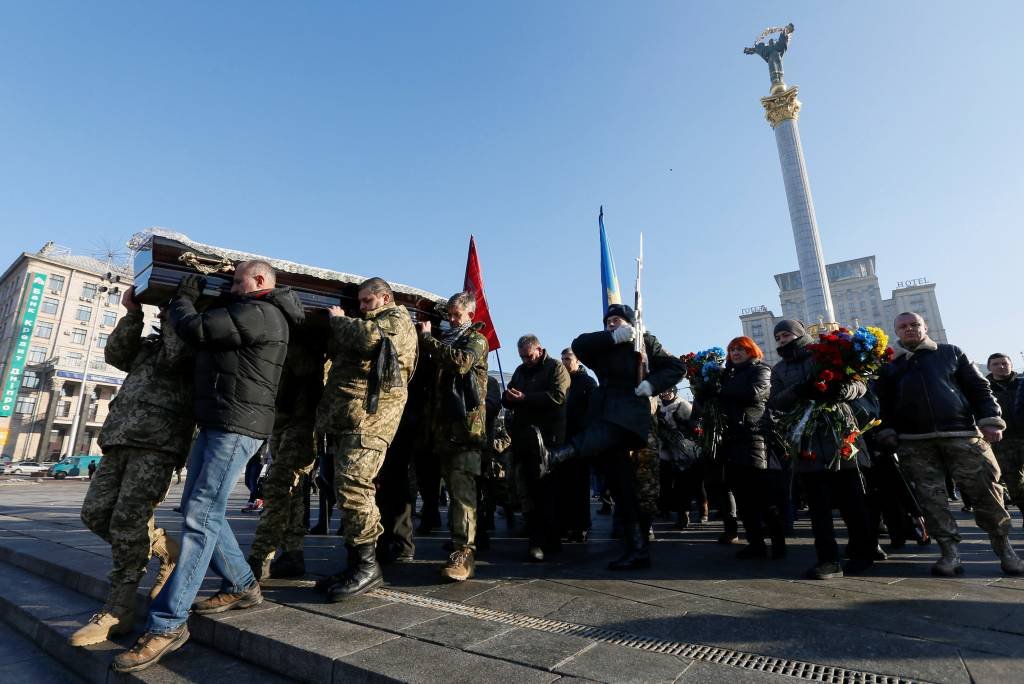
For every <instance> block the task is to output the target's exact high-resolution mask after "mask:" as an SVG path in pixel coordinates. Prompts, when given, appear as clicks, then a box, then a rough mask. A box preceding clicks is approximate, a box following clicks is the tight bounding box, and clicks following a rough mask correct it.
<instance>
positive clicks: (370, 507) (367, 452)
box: [332, 434, 388, 546]
mask: <svg viewBox="0 0 1024 684" xmlns="http://www.w3.org/2000/svg"><path fill="white" fill-rule="evenodd" d="M332 442H333V446H334V483H335V486H336V487H337V491H338V509H339V510H340V511H341V526H342V529H343V531H344V533H345V542H346V543H347V544H352V545H354V546H360V545H362V544H373V543H375V542H376V541H377V538H378V537H380V536H381V535H382V534H384V526H383V525H381V523H380V509H378V508H377V499H376V488H375V487H374V485H373V479H374V478H375V477H377V474H378V473H379V472H380V469H381V467H382V466H383V465H384V454H385V453H386V452H387V449H388V444H387V442H385V441H384V440H383V439H381V438H380V437H373V436H370V435H359V434H350V435H339V436H336V437H333V438H332Z"/></svg>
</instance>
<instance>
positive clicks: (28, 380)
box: [21, 370, 40, 389]
mask: <svg viewBox="0 0 1024 684" xmlns="http://www.w3.org/2000/svg"><path fill="white" fill-rule="evenodd" d="M39 385H40V380H39V373H36V372H35V371H30V370H27V371H25V372H24V373H22V374H21V386H22V387H24V388H25V389H39Z"/></svg>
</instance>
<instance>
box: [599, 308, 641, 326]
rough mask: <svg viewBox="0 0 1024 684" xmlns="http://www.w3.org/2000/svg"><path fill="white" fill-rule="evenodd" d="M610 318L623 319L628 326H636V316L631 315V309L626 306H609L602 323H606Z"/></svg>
mask: <svg viewBox="0 0 1024 684" xmlns="http://www.w3.org/2000/svg"><path fill="white" fill-rule="evenodd" d="M612 316H618V317H619V318H624V319H626V321H627V322H628V323H629V324H630V325H636V314H635V313H633V307H631V306H629V305H627V304H609V305H608V311H607V312H606V313H605V315H604V322H605V323H607V322H608V319H609V318H611V317H612Z"/></svg>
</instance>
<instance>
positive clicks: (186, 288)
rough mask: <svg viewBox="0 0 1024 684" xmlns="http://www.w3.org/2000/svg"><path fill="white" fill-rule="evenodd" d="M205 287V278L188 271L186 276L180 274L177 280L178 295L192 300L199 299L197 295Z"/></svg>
mask: <svg viewBox="0 0 1024 684" xmlns="http://www.w3.org/2000/svg"><path fill="white" fill-rule="evenodd" d="M204 289H206V278H204V277H203V276H201V275H196V274H195V273H189V274H188V275H186V276H182V278H181V281H180V282H178V291H177V296H178V297H184V298H185V299H190V300H192V301H193V302H194V301H196V300H197V299H199V295H201V294H202V293H203V290H204Z"/></svg>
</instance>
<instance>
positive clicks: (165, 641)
mask: <svg viewBox="0 0 1024 684" xmlns="http://www.w3.org/2000/svg"><path fill="white" fill-rule="evenodd" d="M186 641H188V625H182V626H181V627H179V628H178V629H176V630H174V631H171V632H164V633H163V634H154V633H153V632H146V633H145V634H143V635H142V636H140V637H139V640H138V641H136V642H135V645H134V646H132V647H131V648H130V649H129V650H127V651H125V652H124V653H121V654H119V655H118V656H117V657H116V658H114V662H113V663H112V665H111V666H112V667H113V668H114V670H115V671H117V672H136V671H138V670H144V669H146V668H147V667H149V666H150V665H156V664H157V663H158V662H159V661H160V659H161V658H163V657H164V656H165V655H167V654H168V653H173V652H174V651H177V650H178V649H179V648H181V647H182V646H184V645H185V642H186Z"/></svg>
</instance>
